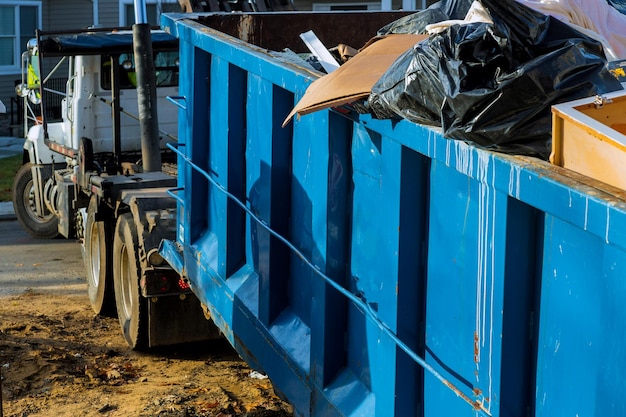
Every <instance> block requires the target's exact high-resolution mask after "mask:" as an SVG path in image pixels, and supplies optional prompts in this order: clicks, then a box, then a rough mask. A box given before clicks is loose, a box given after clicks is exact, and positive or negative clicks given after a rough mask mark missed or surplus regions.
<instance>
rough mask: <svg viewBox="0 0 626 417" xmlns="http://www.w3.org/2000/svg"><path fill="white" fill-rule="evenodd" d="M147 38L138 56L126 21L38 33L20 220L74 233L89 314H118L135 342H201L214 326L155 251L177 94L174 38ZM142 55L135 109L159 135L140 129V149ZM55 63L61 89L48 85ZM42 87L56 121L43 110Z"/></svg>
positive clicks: (170, 232) (19, 186) (172, 170)
mask: <svg viewBox="0 0 626 417" xmlns="http://www.w3.org/2000/svg"><path fill="white" fill-rule="evenodd" d="M148 39H149V42H151V48H150V49H151V52H148V53H147V54H144V55H142V54H141V53H140V54H139V55H137V54H135V52H134V47H136V45H135V39H134V37H133V33H132V32H131V31H130V30H126V29H98V30H89V31H72V32H63V33H58V32H37V38H36V39H35V40H34V41H31V42H29V48H28V52H27V53H25V56H24V60H23V62H24V65H23V74H24V75H23V80H24V82H23V83H22V84H20V85H19V86H18V87H17V91H18V93H19V95H20V96H22V97H24V101H25V107H27V108H28V110H27V116H28V117H25V119H26V120H29V125H28V126H27V127H28V129H27V132H28V133H27V135H26V139H25V144H24V154H23V155H24V157H23V159H24V165H23V166H22V168H21V169H20V170H19V172H18V173H17V175H16V178H15V181H14V186H13V194H14V195H13V204H14V208H15V213H16V215H17V218H18V221H19V222H20V223H21V225H22V226H23V227H24V229H25V230H26V231H28V232H29V233H30V234H31V235H32V236H33V237H35V238H54V237H57V236H59V235H60V236H63V237H66V238H70V237H77V238H78V239H79V240H80V242H81V244H82V249H83V251H82V252H83V258H84V260H85V266H86V280H87V284H88V293H89V299H90V302H91V305H92V307H93V309H94V311H95V312H96V313H98V314H102V315H111V316H113V315H117V316H118V317H119V319H120V324H121V327H122V331H123V334H124V337H125V339H126V341H127V342H128V344H129V346H131V347H132V348H138V349H139V348H145V347H152V346H158V345H166V344H173V343H180V342H189V341H196V340H203V339H205V338H207V337H208V336H207V335H208V334H209V333H210V330H211V328H210V327H209V324H208V323H209V322H208V321H207V320H204V319H203V318H202V317H204V313H203V311H202V307H201V305H200V303H199V302H198V300H197V298H195V296H194V295H193V294H192V292H191V290H190V288H189V285H188V283H187V282H186V281H185V280H184V279H182V278H181V277H180V275H178V274H177V273H176V272H175V271H174V270H173V269H172V268H171V267H170V266H169V265H168V264H167V263H166V262H164V260H163V258H162V257H161V256H159V255H158V246H159V244H160V242H161V241H162V240H163V239H165V238H168V237H173V236H174V235H175V222H174V218H175V211H176V200H175V198H174V197H173V196H172V195H171V194H170V193H169V191H168V190H169V189H171V188H175V187H176V175H177V171H176V157H175V153H174V152H173V151H172V149H170V148H169V147H168V145H169V146H172V145H176V142H177V141H176V134H177V116H178V111H176V110H175V107H174V106H173V105H172V104H171V103H167V98H168V97H172V96H176V95H177V93H178V41H177V40H176V39H175V38H174V37H172V36H170V35H168V34H166V33H164V32H162V31H158V30H152V31H151V33H150V34H149V37H148ZM142 52H143V51H142ZM150 53H151V54H152V55H151V56H152V62H151V66H152V68H153V69H154V71H153V72H151V74H150V76H151V77H152V78H151V80H153V83H154V84H155V85H154V92H155V93H154V94H153V93H152V89H150V94H153V98H155V100H154V103H155V105H154V106H151V107H150V108H149V111H148V112H145V113H144V117H149V118H152V119H154V118H156V120H157V121H158V137H151V138H149V141H150V143H152V144H156V146H152V145H151V146H150V147H149V152H148V153H147V155H148V156H146V152H145V149H143V148H145V144H146V141H145V140H144V139H145V137H146V136H147V135H148V136H149V134H148V133H146V132H145V131H144V129H143V128H142V123H140V116H141V115H142V107H141V105H140V103H141V100H140V99H141V97H140V93H139V90H140V89H141V88H144V87H145V86H144V85H141V81H139V80H138V76H137V75H138V72H136V68H137V67H136V65H135V57H136V56H139V57H140V59H142V60H144V59H145V56H150ZM50 61H52V62H50ZM141 64H142V65H143V63H141ZM63 71H66V74H67V81H66V82H65V88H64V90H63V91H58V90H55V89H53V88H49V87H48V86H47V81H48V80H49V79H51V77H52V76H53V74H55V73H57V74H58V73H59V72H63ZM44 74H45V75H44ZM138 84H140V85H139V86H138ZM144 93H145V91H144ZM50 95H54V96H56V97H57V103H59V104H60V107H61V111H60V115H61V117H60V118H59V119H51V118H50V117H49V112H47V111H46V105H49V104H50V103H51V100H50V99H49V96H50ZM59 98H60V99H59ZM29 102H30V105H29ZM150 152H156V153H158V159H157V160H158V161H160V165H159V167H158V169H156V170H155V169H144V168H145V166H146V165H145V160H146V158H148V159H150V158H151V155H150ZM147 171H150V172H147ZM198 318H201V319H200V320H198Z"/></svg>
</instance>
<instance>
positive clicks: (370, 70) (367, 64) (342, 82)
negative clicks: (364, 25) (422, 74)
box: [283, 34, 428, 127]
mask: <svg viewBox="0 0 626 417" xmlns="http://www.w3.org/2000/svg"><path fill="white" fill-rule="evenodd" d="M427 37H428V35H406V34H394V35H387V36H384V37H382V38H378V39H373V40H372V41H370V42H368V44H367V45H366V46H365V47H364V48H363V50H362V51H361V52H359V53H358V54H357V55H356V56H355V57H354V58H352V59H350V60H349V61H348V62H346V63H345V64H343V65H342V66H341V67H339V69H337V70H336V71H333V72H332V73H330V74H327V75H324V76H323V77H321V78H319V79H317V80H315V81H314V82H313V83H312V84H311V85H310V86H309V88H307V90H306V92H305V93H304V96H303V97H302V99H301V100H300V101H299V102H298V104H297V105H296V106H295V107H294V108H293V110H292V111H291V113H289V116H287V118H286V119H285V121H284V122H283V127H284V126H285V125H287V124H288V123H289V121H290V120H291V118H292V117H293V116H294V115H295V114H300V115H302V114H307V113H312V112H314V111H318V110H322V109H326V108H328V107H336V106H341V105H343V104H347V103H352V102H354V101H356V100H359V99H362V98H366V97H368V96H369V94H370V91H371V90H372V87H373V86H374V84H375V83H376V81H378V79H379V78H380V77H381V76H382V75H383V74H384V73H385V72H386V71H387V69H388V68H389V67H390V66H391V64H393V63H394V61H395V60H396V59H397V58H398V57H399V56H400V55H402V54H403V53H404V52H405V51H407V50H409V49H410V48H412V47H413V46H414V45H415V44H417V43H419V42H421V41H422V40H424V39H426V38H427Z"/></svg>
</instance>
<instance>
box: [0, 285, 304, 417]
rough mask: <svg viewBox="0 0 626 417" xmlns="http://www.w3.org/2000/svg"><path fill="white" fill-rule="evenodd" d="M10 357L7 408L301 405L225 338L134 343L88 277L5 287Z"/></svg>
mask: <svg viewBox="0 0 626 417" xmlns="http://www.w3.org/2000/svg"><path fill="white" fill-rule="evenodd" d="M0 364H1V368H0V369H1V371H2V408H3V412H4V416H5V417H7V416H8V417H11V416H15V417H17V416H19V417H26V416H55V417H63V416H68V417H75V416H142V417H143V416H146V417H147V416H167V417H178V416H190V417H191V416H221V417H226V416H249V417H289V416H291V415H292V414H291V408H290V407H289V405H287V404H286V403H284V402H282V401H280V399H278V397H276V395H275V394H274V391H273V389H272V386H271V383H270V381H269V380H268V379H263V375H261V374H258V373H256V372H253V371H252V370H251V369H249V368H248V367H247V366H246V364H245V363H244V362H243V361H242V360H241V359H240V358H239V357H238V355H237V354H236V353H235V352H234V350H232V349H231V348H230V345H229V344H228V343H227V342H226V341H225V340H220V341H217V342H215V341H213V342H210V343H203V344H195V345H187V346H182V347H181V346H179V347H176V348H168V349H163V350H159V351H155V352H150V353H138V352H133V351H130V350H129V349H128V348H127V347H126V345H125V343H124V341H123V339H122V336H121V333H120V329H119V323H118V321H117V319H113V318H106V317H104V318H103V317H99V316H96V315H94V313H93V311H92V310H91V307H90V306H89V302H88V299H87V295H86V286H85V295H84V296H80V295H76V294H73V295H63V294H51V293H47V292H45V291H40V292H37V291H36V290H28V291H26V292H25V293H22V294H19V295H12V296H3V297H0Z"/></svg>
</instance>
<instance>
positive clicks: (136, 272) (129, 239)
mask: <svg viewBox="0 0 626 417" xmlns="http://www.w3.org/2000/svg"><path fill="white" fill-rule="evenodd" d="M137 240H138V239H137V227H136V226H135V223H134V222H133V217H132V214H130V213H127V214H123V215H122V216H120V218H119V220H118V221H117V227H116V228H115V237H114V239H113V281H114V283H115V285H114V287H115V304H116V305H117V317H118V319H119V321H120V325H121V326H122V333H124V338H125V339H126V343H128V346H130V347H131V348H132V349H135V350H141V349H145V348H146V347H147V336H148V334H147V333H148V332H147V329H148V327H147V320H148V300H146V299H145V298H144V297H142V296H141V295H140V294H139V279H140V272H141V265H140V264H139V257H138V256H137V255H138V254H137V246H138V242H137Z"/></svg>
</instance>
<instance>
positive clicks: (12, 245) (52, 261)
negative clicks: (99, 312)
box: [0, 220, 87, 296]
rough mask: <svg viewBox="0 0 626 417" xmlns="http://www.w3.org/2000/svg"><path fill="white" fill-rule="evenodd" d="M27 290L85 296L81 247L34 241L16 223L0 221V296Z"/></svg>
mask: <svg viewBox="0 0 626 417" xmlns="http://www.w3.org/2000/svg"><path fill="white" fill-rule="evenodd" d="M27 290H33V291H46V292H54V293H59V294H86V293H87V284H86V282H85V266H84V263H83V259H82V256H81V253H80V244H79V243H78V242H77V241H76V240H74V239H70V240H67V239H52V240H40V239H33V238H31V237H30V235H28V234H27V233H26V232H25V231H24V230H23V229H22V228H21V226H20V225H19V223H18V222H17V221H16V220H0V296H6V295H14V294H19V293H22V292H25V291H27Z"/></svg>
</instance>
